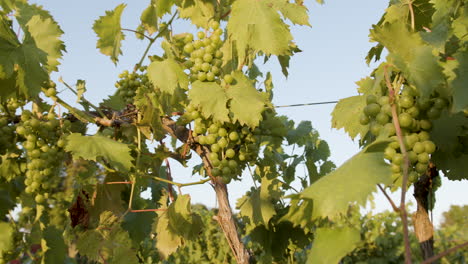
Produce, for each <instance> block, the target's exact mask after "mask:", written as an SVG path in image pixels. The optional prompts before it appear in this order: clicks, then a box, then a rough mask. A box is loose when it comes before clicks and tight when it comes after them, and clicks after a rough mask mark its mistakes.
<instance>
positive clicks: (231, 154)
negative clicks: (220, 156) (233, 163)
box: [225, 149, 236, 158]
mask: <svg viewBox="0 0 468 264" xmlns="http://www.w3.org/2000/svg"><path fill="white" fill-rule="evenodd" d="M225 155H226V157H228V158H233V157H234V156H235V155H236V152H235V151H234V150H233V149H228V150H226V153H225Z"/></svg>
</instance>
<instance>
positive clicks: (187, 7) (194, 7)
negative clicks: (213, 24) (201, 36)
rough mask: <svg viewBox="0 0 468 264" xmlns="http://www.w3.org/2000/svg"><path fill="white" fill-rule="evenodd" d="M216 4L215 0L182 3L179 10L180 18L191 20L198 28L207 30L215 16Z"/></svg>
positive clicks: (196, 0) (188, 0)
mask: <svg viewBox="0 0 468 264" xmlns="http://www.w3.org/2000/svg"><path fill="white" fill-rule="evenodd" d="M215 3H216V1H213V0H185V1H182V4H181V6H180V9H179V14H180V17H181V18H189V19H190V22H192V23H193V24H194V25H196V26H197V27H202V28H206V27H207V26H208V22H209V21H210V20H211V19H213V17H214V16H215ZM216 4H217V3H216Z"/></svg>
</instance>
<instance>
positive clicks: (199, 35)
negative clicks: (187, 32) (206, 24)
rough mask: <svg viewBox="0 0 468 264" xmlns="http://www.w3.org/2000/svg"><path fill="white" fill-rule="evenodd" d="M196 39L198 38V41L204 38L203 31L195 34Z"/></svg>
mask: <svg viewBox="0 0 468 264" xmlns="http://www.w3.org/2000/svg"><path fill="white" fill-rule="evenodd" d="M197 37H198V38H199V39H202V38H204V37H205V32H203V31H198V32H197Z"/></svg>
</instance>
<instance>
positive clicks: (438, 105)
mask: <svg viewBox="0 0 468 264" xmlns="http://www.w3.org/2000/svg"><path fill="white" fill-rule="evenodd" d="M446 106H447V102H446V101H445V100H444V99H442V98H440V97H439V98H435V99H434V107H435V108H438V109H443V108H445V107H446Z"/></svg>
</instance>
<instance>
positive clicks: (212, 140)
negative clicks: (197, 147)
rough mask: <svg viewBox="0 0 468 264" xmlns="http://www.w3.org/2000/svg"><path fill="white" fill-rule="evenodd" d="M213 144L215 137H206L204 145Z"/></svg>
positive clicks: (211, 135)
mask: <svg viewBox="0 0 468 264" xmlns="http://www.w3.org/2000/svg"><path fill="white" fill-rule="evenodd" d="M215 142H216V136H215V135H213V134H209V135H208V136H206V144H208V145H212V144H214V143H215Z"/></svg>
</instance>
